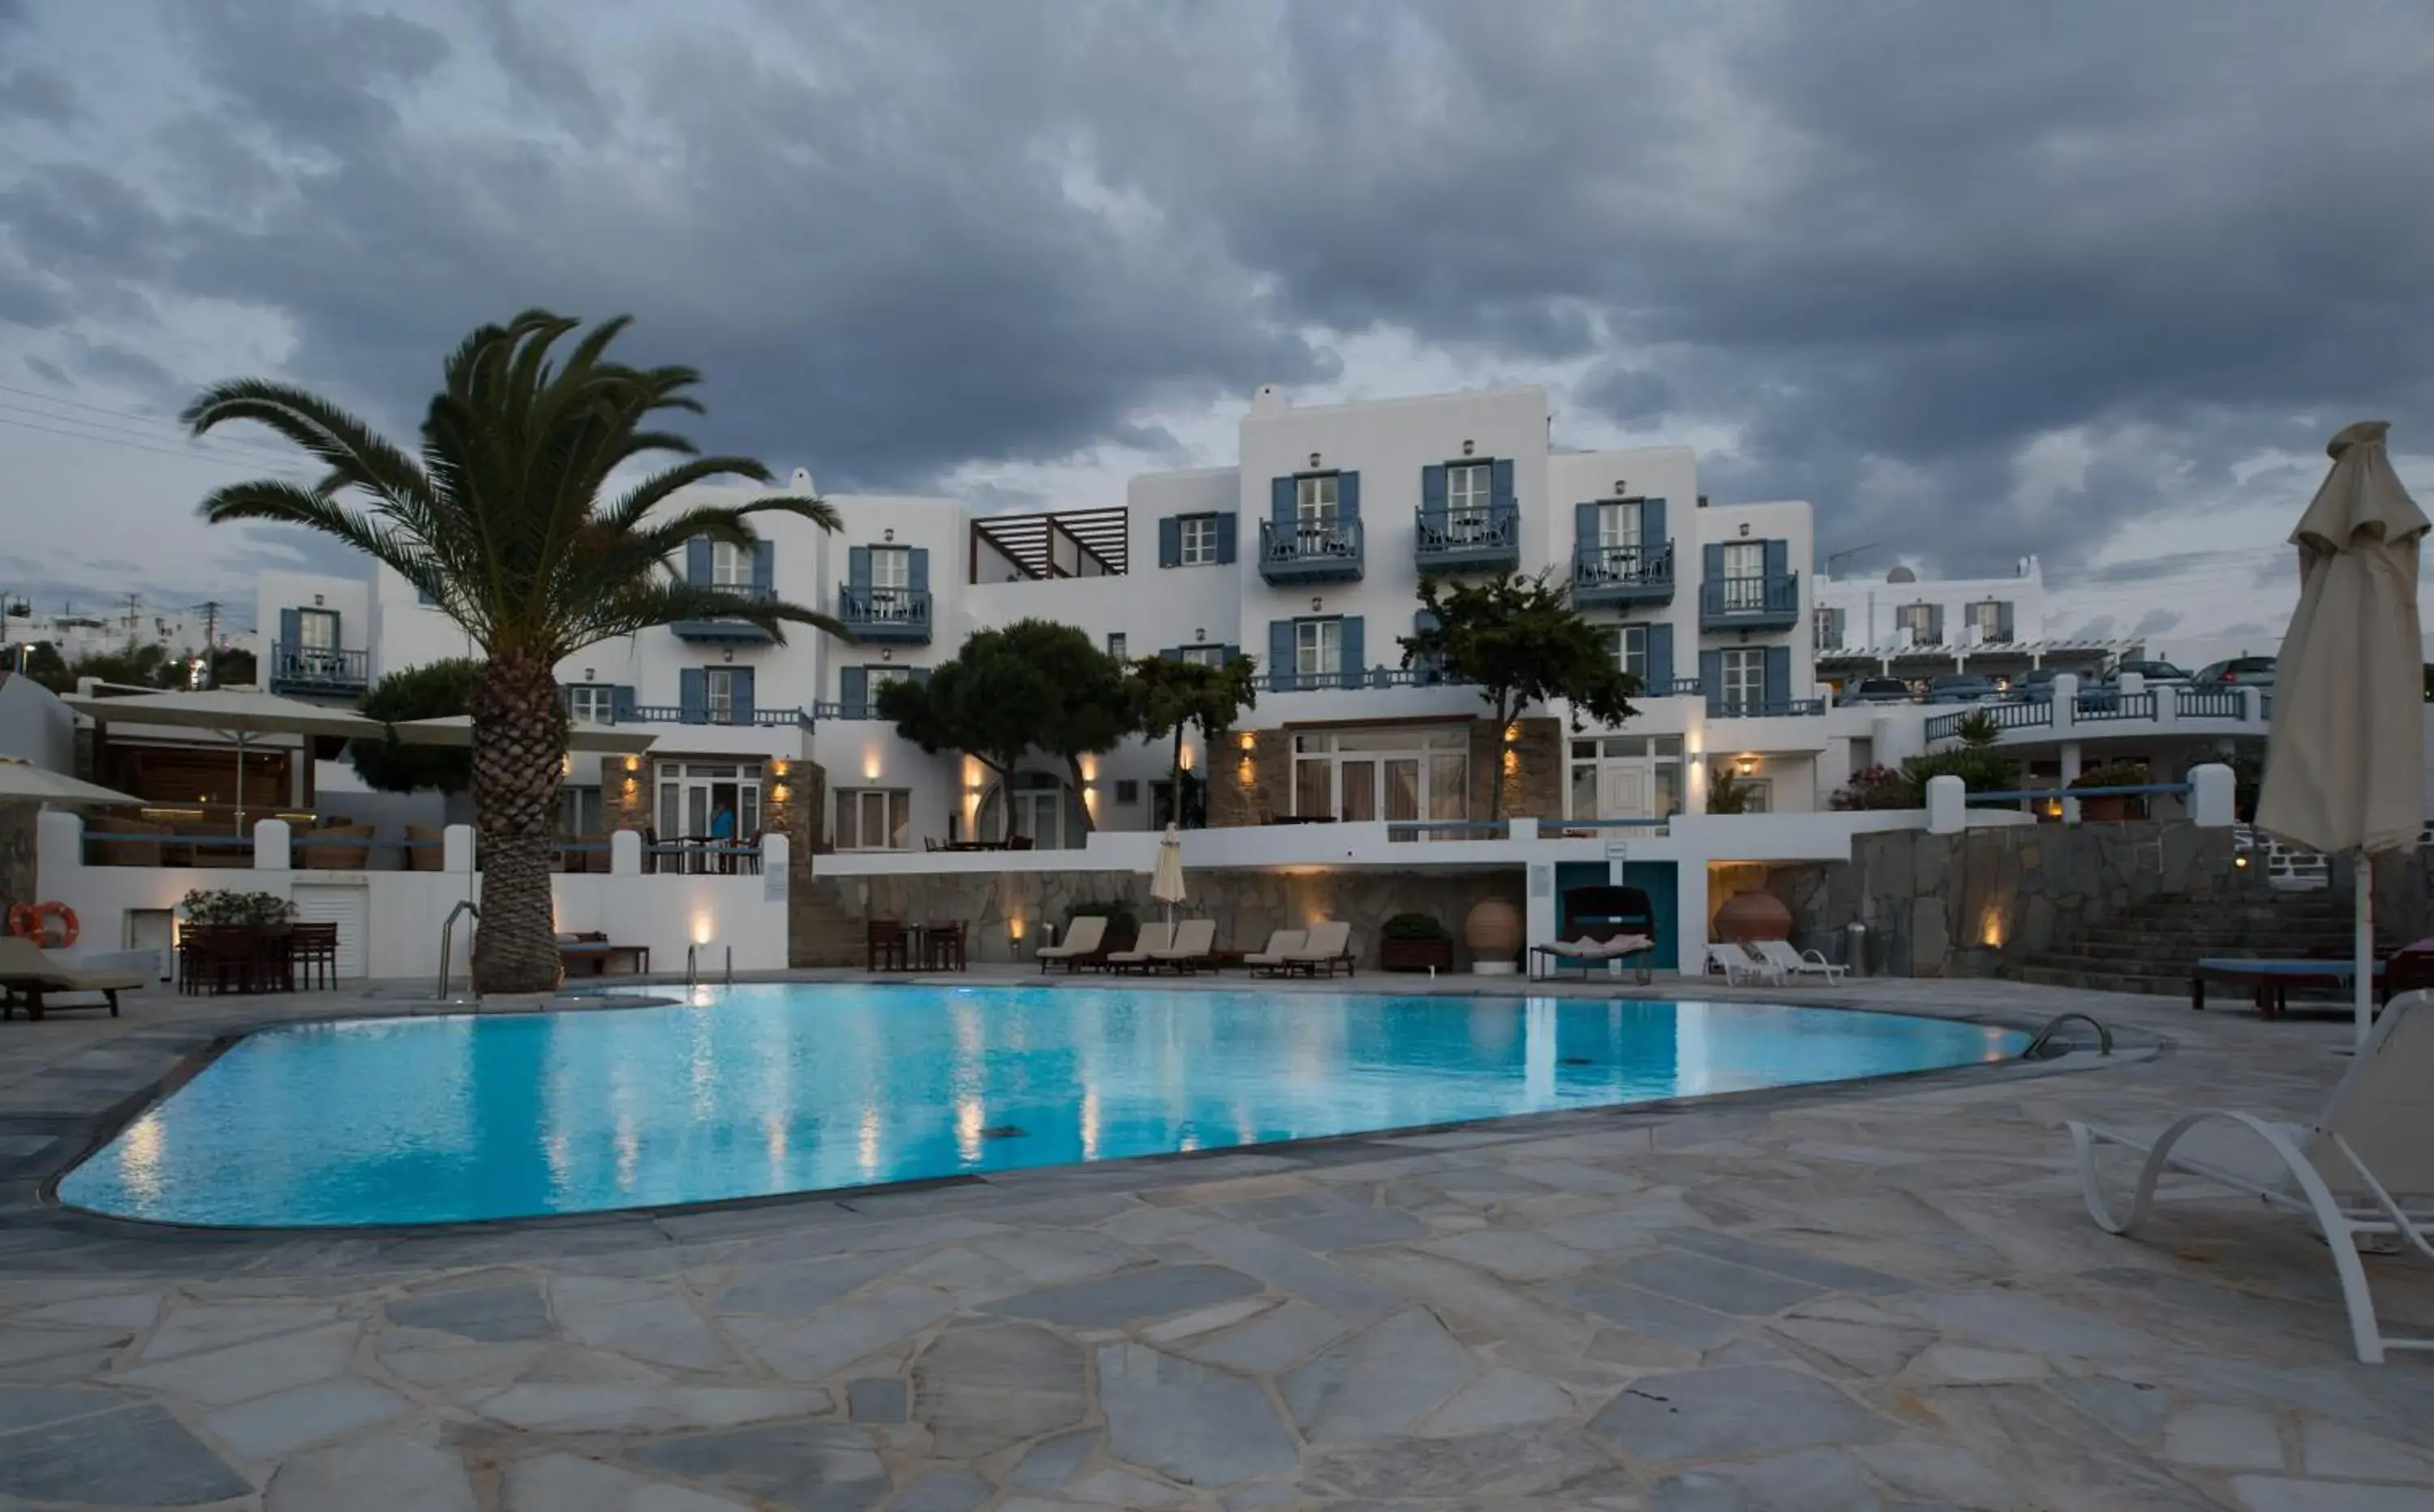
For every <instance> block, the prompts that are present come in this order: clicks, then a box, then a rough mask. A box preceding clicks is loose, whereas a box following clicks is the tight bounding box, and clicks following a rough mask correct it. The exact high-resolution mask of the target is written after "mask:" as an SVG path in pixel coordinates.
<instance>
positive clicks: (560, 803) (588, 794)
mask: <svg viewBox="0 0 2434 1512" xmlns="http://www.w3.org/2000/svg"><path fill="white" fill-rule="evenodd" d="M557 832H558V833H559V834H561V835H605V834H607V833H608V832H609V825H608V823H607V821H606V818H605V817H604V810H603V809H602V807H601V803H600V790H599V789H598V788H596V787H592V788H574V787H567V788H560V789H558V790H557Z"/></svg>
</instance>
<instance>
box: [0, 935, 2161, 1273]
mask: <svg viewBox="0 0 2434 1512" xmlns="http://www.w3.org/2000/svg"><path fill="white" fill-rule="evenodd" d="M720 985H724V984H720ZM735 985H739V986H743V985H794V984H790V983H784V982H778V983H737V984H735ZM800 985H813V983H802V984H800ZM879 985H889V986H892V985H898V984H897V983H892V982H889V983H881V984H879ZM903 985H939V984H937V983H924V982H919V981H915V982H909V983H905V984H903ZM988 985H991V986H997V985H1003V984H998V983H990V984H988ZM1246 985H1247V984H1246ZM678 990H679V991H681V990H682V989H681V988H679V989H678ZM1347 995H1354V996H1397V995H1400V996H1415V997H1433V996H1442V997H1462V996H1466V995H1475V994H1460V993H1450V992H1437V993H1406V994H1393V993H1377V992H1352V993H1350V994H1347ZM1498 995H1500V996H1501V995H1503V994H1498ZM1525 995H1526V994H1517V995H1514V996H1513V997H1512V998H1511V1000H1512V1001H1515V1002H1520V1001H1522V1000H1524V996H1525ZM1567 1000H1568V1001H1657V1002H1680V1001H1685V1000H1691V999H1685V998H1682V997H1677V996H1669V995H1665V994H1662V993H1659V992H1654V991H1648V990H1643V991H1641V992H1639V993H1636V994H1622V995H1606V994H1598V995H1589V996H1584V995H1580V994H1574V995H1572V996H1570V997H1568V998H1567ZM1714 1001H1717V1002H1723V1003H1733V1004H1741V1005H1751V1006H1761V1005H1762V1006H1771V1007H1778V1008H1822V1009H1835V1010H1841V1011H1846V1012H1860V1013H1874V1014H1880V1015H1886V1016H1891V1017H1895V1018H1913V1019H1925V1020H1930V1021H1936V1022H1943V1023H1957V1024H1972V1025H1977V1026H1980V1027H1982V1028H1997V1029H2003V1030H2006V1031H2008V1032H2013V1033H2019V1034H2027V1035H2031V1036H2033V1035H2034V1034H2035V1033H2036V1032H2037V1031H2038V1030H2039V1029H2040V1028H2044V1027H2045V1024H2044V1023H2030V1022H2025V1021H2024V1017H2025V1016H2015V1015H2012V1014H2007V1013H2001V1012H1977V1011H1970V1012H1951V1013H1935V1012H1923V1011H1917V1010H1916V1009H1914V1008H1898V1007H1878V1006H1872V1005H1868V1004H1863V1003H1851V1002H1822V1003H1821V1002H1782V1001H1777V1000H1774V999H1768V998H1757V997H1732V998H1718V999H1714ZM681 1006H685V999H684V998H683V997H681V996H676V997H671V996H663V995H653V994H652V988H651V986H650V985H649V984H638V985H637V987H636V988H635V989H633V990H631V991H628V992H621V993H616V994H599V995H597V996H591V995H587V996H586V997H585V998H583V999H582V1000H581V1001H579V1002H566V1003H560V1004H553V1005H536V1006H532V1007H524V1006H521V1005H520V1006H518V1007H516V1008H513V1009H505V1010H490V1011H488V1013H487V1015H486V1013H485V1011H482V1010H480V1009H478V1008H476V1009H471V1010H466V1009H463V1008H461V1007H458V1006H456V1005H450V1007H449V1008H448V1010H447V1011H431V1012H410V1011H409V1012H397V1011H382V1010H384V1009H385V1005H382V1004H380V1003H379V1002H378V1000H376V999H370V1000H366V1002H365V1003H364V1004H363V1007H364V1008H365V1010H366V1011H362V1012H334V1013H332V1014H330V1015H328V1016H325V1017H317V1018H305V1019H299V1018H282V1019H267V1020H263V1021H260V1022H256V1023H251V1024H244V1025H239V1026H237V1027H234V1028H224V1029H221V1030H218V1031H216V1032H214V1033H213V1034H212V1036H211V1038H210V1039H209V1040H208V1041H207V1042H206V1043H205V1044H203V1045H197V1046H195V1047H192V1048H189V1049H186V1050H184V1051H181V1052H180V1053H179V1054H178V1056H177V1059H176V1060H175V1061H174V1062H172V1063H171V1064H170V1066H169V1067H168V1068H167V1069H166V1070H164V1071H163V1073H162V1074H161V1075H160V1076H159V1077H157V1078H155V1079H152V1080H151V1081H149V1082H147V1083H146V1084H145V1085H144V1086H143V1087H141V1088H138V1089H137V1090H135V1091H134V1092H131V1093H128V1094H126V1095H124V1096H120V1097H118V1098H117V1099H115V1100H114V1101H112V1102H111V1104H109V1105H108V1107H106V1108H105V1109H103V1110H102V1111H101V1112H100V1113H96V1114H94V1115H93V1116H92V1117H91V1118H89V1119H87V1120H85V1127H84V1130H83V1138H82V1139H81V1140H80V1141H78V1142H77V1145H76V1147H75V1148H74V1149H73V1151H72V1152H71V1153H69V1154H68V1155H66V1156H65V1157H64V1158H58V1157H54V1158H52V1159H50V1160H47V1161H45V1162H44V1163H43V1165H42V1166H41V1167H40V1168H39V1169H38V1170H37V1171H36V1172H35V1173H34V1174H32V1175H31V1176H30V1177H29V1176H26V1175H18V1176H13V1177H11V1178H9V1179H7V1181H6V1183H5V1185H0V1191H5V1190H6V1188H7V1187H10V1186H19V1185H21V1184H23V1183H26V1182H28V1181H30V1183H31V1184H32V1186H33V1192H32V1194H31V1196H32V1202H31V1204H30V1208H31V1211H30V1212H23V1213H20V1214H16V1215H10V1218H9V1221H10V1222H12V1223H16V1222H24V1221H26V1220H27V1219H29V1218H30V1219H32V1220H34V1221H47V1222H48V1224H49V1225H50V1226H51V1227H53V1228H54V1229H63V1230H67V1231H70V1232H77V1233H78V1234H80V1235H82V1236H86V1237H99V1238H108V1239H116V1240H120V1241H122V1242H131V1243H138V1244H142V1243H146V1242H149V1243H152V1244H157V1245H161V1246H163V1247H164V1248H167V1249H192V1248H199V1247H213V1248H227V1247H234V1246H249V1247H256V1248H264V1249H274V1250H275V1249H277V1248H279V1247H281V1246H283V1245H291V1244H327V1243H329V1242H331V1241H334V1240H356V1241H363V1242H368V1243H376V1244H385V1245H402V1246H411V1245H414V1244H417V1243H423V1244H438V1243H444V1242H448V1241H452V1240H463V1239H471V1238H504V1237H510V1236H520V1235H529V1234H535V1233H549V1232H558V1233H574V1232H611V1231H615V1230H619V1229H629V1230H635V1231H638V1234H637V1236H638V1237H639V1236H640V1233H639V1231H646V1230H656V1231H657V1232H659V1233H660V1237H661V1238H662V1239H665V1240H670V1241H678V1242H680V1240H681V1236H679V1235H675V1234H671V1233H669V1232H667V1231H666V1230H665V1229H663V1228H660V1225H661V1223H662V1222H663V1221H664V1220H668V1219H684V1218H691V1217H701V1216H707V1215H718V1214H723V1213H730V1212H753V1211H762V1210H769V1209H780V1208H800V1209H802V1210H803V1211H802V1216H804V1217H806V1218H810V1219H814V1220H816V1219H817V1218H818V1217H819V1216H820V1215H819V1213H818V1211H817V1210H818V1209H819V1208H821V1207H826V1208H830V1209H834V1210H839V1211H841V1212H843V1213H846V1214H856V1213H857V1210H855V1209H854V1208H853V1206H852V1204H853V1203H854V1202H856V1201H867V1200H875V1199H880V1198H895V1197H902V1196H909V1195H917V1194H920V1193H925V1192H935V1191H941V1190H948V1189H969V1188H980V1189H986V1190H988V1191H991V1192H994V1193H997V1194H999V1195H1000V1196H1002V1197H1003V1198H1004V1199H1006V1200H1010V1201H1020V1200H1026V1199H1031V1198H1032V1197H1033V1194H1029V1193H1025V1192H1020V1191H1017V1190H1013V1189H1012V1188H1015V1187H1018V1186H1022V1185H1028V1184H1031V1183H1035V1182H1037V1183H1046V1182H1050V1181H1057V1180H1059V1179H1066V1180H1070V1179H1072V1178H1076V1177H1080V1176H1088V1177H1089V1178H1090V1179H1091V1180H1090V1182H1089V1184H1090V1186H1091V1187H1092V1188H1093V1189H1100V1188H1105V1187H1108V1186H1122V1185H1123V1183H1121V1182H1112V1181H1108V1179H1107V1178H1108V1177H1109V1175H1110V1174H1114V1173H1123V1172H1127V1171H1134V1172H1138V1171H1143V1170H1152V1169H1157V1168H1166V1167H1174V1166H1181V1165H1188V1164H1197V1163H1205V1162H1211V1161H1216V1160H1223V1159H1226V1158H1236V1159H1240V1158H1243V1157H1254V1158H1277V1159H1286V1160H1292V1159H1295V1158H1301V1159H1305V1160H1306V1159H1307V1158H1308V1157H1309V1156H1310V1155H1311V1154H1312V1153H1315V1152H1318V1151H1321V1150H1324V1149H1326V1148H1327V1147H1334V1146H1344V1145H1349V1144H1363V1143H1366V1144H1374V1145H1377V1146H1380V1150H1379V1151H1378V1152H1377V1157H1376V1158H1380V1159H1386V1158H1394V1157H1395V1156H1396V1155H1397V1154H1401V1155H1404V1156H1407V1157H1409V1156H1417V1155H1424V1154H1427V1153H1431V1152H1430V1151H1428V1150H1426V1149H1424V1148H1423V1149H1410V1148H1404V1149H1397V1148H1394V1146H1395V1145H1396V1144H1397V1142H1400V1141H1409V1140H1413V1139H1416V1138H1422V1137H1427V1136H1433V1135H1443V1134H1449V1133H1463V1132H1502V1131H1508V1130H1509V1131H1511V1132H1512V1133H1513V1134H1514V1137H1515V1138H1517V1139H1519V1138H1526V1137H1528V1136H1529V1135H1530V1134H1532V1133H1534V1132H1540V1131H1545V1130H1554V1129H1556V1128H1558V1127H1560V1126H1563V1125H1566V1124H1594V1125H1599V1126H1603V1127H1630V1126H1631V1124H1632V1123H1633V1122H1634V1121H1639V1122H1644V1123H1645V1124H1647V1125H1648V1126H1650V1127H1656V1126H1660V1125H1668V1124H1672V1123H1675V1122H1676V1121H1679V1120H1682V1119H1685V1118H1687V1117H1691V1116H1695V1115H1698V1114H1702V1113H1719V1112H1746V1111H1749V1110H1750V1109H1751V1108H1752V1107H1753V1106H1757V1107H1760V1108H1771V1107H1773V1106H1774V1105H1784V1106H1796V1105H1801V1104H1806V1103H1812V1102H1819V1101H1832V1100H1836V1099H1838V1098H1841V1097H1843V1096H1850V1095H1851V1094H1853V1093H1855V1092H1858V1091H1860V1090H1862V1089H1879V1090H1880V1089H1883V1088H1886V1087H1890V1086H1895V1085H1899V1084H1928V1083H1932V1082H1939V1081H1944V1082H1954V1083H1958V1084H1967V1083H1968V1082H1971V1081H1982V1082H1987V1083H1994V1082H1999V1081H2015V1080H2022V1079H2035V1078H2042V1077H2048V1076H2055V1075H2065V1074H2073V1073H2077V1072H2083V1071H2093V1070H2100V1069H2104V1068H2106V1067H2108V1066H2120V1065H2134V1064H2146V1063H2149V1062H2153V1061H2156V1060H2159V1059H2161V1058H2163V1057H2166V1056H2168V1055H2169V1054H2171V1053H2172V1052H2173V1050H2174V1048H2175V1045H2176V1042H2175V1041H2174V1040H2173V1039H2172V1038H2171V1037H2169V1036H2168V1035H2163V1034H2154V1033H2151V1032H2149V1031H2145V1030H2140V1029H2132V1030H2130V1031H2128V1032H2127V1033H2126V1034H2125V1033H2123V1032H2122V1031H2120V1030H2118V1029H2117V1030H2115V1042H2114V1050H2113V1053H2112V1054H2111V1055H2109V1056H2108V1055H2100V1054H2098V1053H2096V1052H2094V1051H2092V1050H2089V1051H2079V1050H2074V1051H2069V1052H2066V1053H2065V1054H2063V1055H2059V1056H2055V1057H2052V1058H2050V1059H2047V1060H2040V1061H2027V1060H2023V1059H2021V1058H2019V1057H2016V1056H2014V1057H2012V1058H2009V1059H2006V1060H2001V1061H1991V1062H1987V1061H1980V1062H1967V1063H1964V1064H1961V1065H1950V1066H1929V1067H1925V1068H1922V1069H1919V1070H1912V1071H1888V1072H1879V1073H1877V1074H1876V1075H1873V1076H1867V1077H1849V1078H1842V1079H1833V1080H1826V1081H1809V1082H1791V1083H1784V1084H1780V1085H1776V1086H1769V1087H1753V1088H1746V1089H1742V1090H1739V1091H1732V1092H1715V1093H1702V1094H1699V1095H1696V1096H1687V1097H1686V1096H1675V1097H1660V1098H1654V1099H1649V1100H1644V1101H1637V1102H1620V1103H1602V1104H1595V1105H1591V1106H1587V1107H1580V1108H1559V1109H1550V1110H1547V1111H1545V1112H1540V1113H1497V1114H1491V1115H1488V1116H1486V1117H1483V1118H1467V1119H1454V1120H1450V1121H1448V1122H1443V1123H1434V1124H1415V1125H1406V1126H1402V1127H1399V1128H1394V1129H1374V1130H1345V1131H1342V1132H1339V1133H1330V1134H1313V1135H1309V1136H1307V1137H1304V1138H1300V1139H1286V1140H1270V1141H1264V1142H1253V1143H1248V1144H1237V1145H1222V1146H1216V1147H1209V1148H1204V1149H1192V1150H1157V1151H1152V1152H1149V1153H1146V1154H1140V1155H1128V1156H1123V1157H1121V1158H1119V1159H1115V1160H1106V1161H1067V1162H1058V1163H1055V1164H1044V1165H1024V1166H1013V1167H1009V1168H1007V1169H1005V1170H1003V1171H993V1172H981V1173H965V1172H958V1173H954V1174H951V1175H945V1176H929V1177H915V1178H910V1179H907V1180H905V1181H887V1182H866V1183H861V1184H857V1185H850V1186H837V1187H820V1188H811V1189H804V1190H800V1191H788V1192H767V1193H758V1194H752V1195H748V1196H743V1197H730V1198H710V1199H706V1200H703V1201H697V1202H679V1203H662V1204H657V1205H650V1206H639V1207H627V1208H604V1209H599V1210H596V1211H592V1212H586V1213H564V1214H539V1215H523V1216H516V1217H500V1218H457V1219H449V1220H444V1221H437V1222H431V1223H417V1224H396V1223H391V1224H323V1225H314V1226H265V1225H238V1224H200V1223H180V1222H176V1221H171V1220H164V1219H156V1218H136V1217H128V1216H125V1215H118V1214H110V1213H102V1212H98V1211H96V1210H94V1209H91V1208H85V1207H79V1206H77V1205H76V1204H74V1203H71V1202H67V1201H63V1200H61V1199H60V1196H59V1185H60V1181H63V1180H65V1179H66V1177H67V1176H68V1175H69V1174H70V1173H72V1172H74V1171H75V1170H76V1169H77V1167H78V1166H80V1165H82V1164H85V1163H86V1162H87V1161H89V1160H91V1159H93V1158H94V1156H95V1155H97V1154H99V1153H100V1152H101V1150H102V1149H103V1148H104V1147H106V1146H108V1145H109V1144H110V1142H111V1141H112V1140H114V1139H116V1138H117V1137H118V1136H119V1134H121V1133H123V1132H124V1131H125V1130H126V1129H127V1128H128V1127H129V1125H131V1124H133V1123H134V1122H135V1121H136V1119H138V1118H139V1117H141V1116H142V1115H143V1114H144V1113H146V1112H148V1111H149V1110H150V1109H152V1108H153V1107H155V1106H158V1105H159V1104H160V1103H162V1102H163V1101H165V1100H166V1099H167V1098H168V1097H170V1096H174V1095H175V1094H176V1093H177V1091H178V1090H179V1089H180V1088H182V1087H183V1086H184V1085H185V1084H186V1083H187V1082H189V1081H191V1080H193V1079H194V1078H195V1077H196V1076H197V1075H199V1074H200V1073H201V1072H202V1071H203V1070H204V1069H205V1068H206V1067H208V1066H209V1065H211V1064H212V1063H213V1062H215V1061H217V1060H218V1059H219V1058H220V1057H221V1056H223V1055H226V1054H227V1053H228V1052H229V1051H230V1050H231V1049H233V1048H235V1047H236V1046H237V1045H240V1044H242V1043H244V1042H245V1041H246V1040H248V1039H250V1038H252V1037H254V1036H256V1035H258V1034H263V1033H267V1032H271V1031H274V1030H279V1029H287V1028H316V1027H328V1026H338V1025H351V1024H363V1023H372V1022H381V1021H403V1022H410V1021H414V1020H420V1019H431V1018H441V1017H482V1016H497V1017H528V1016H531V1015H532V1014H534V1013H539V1012H571V1013H580V1012H595V1011H615V1010H624V1009H632V1008H651V1007H681ZM1296 1152H1298V1153H1296ZM1163 1184H1166V1183H1164V1182H1161V1181H1155V1180H1143V1181H1137V1182H1135V1183H1132V1185H1133V1186H1134V1187H1137V1188H1155V1187H1157V1186H1160V1185H1163ZM7 1205H9V1206H13V1204H7ZM9 1260H10V1257H8V1256H0V1275H6V1274H8V1273H9Z"/></svg>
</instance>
